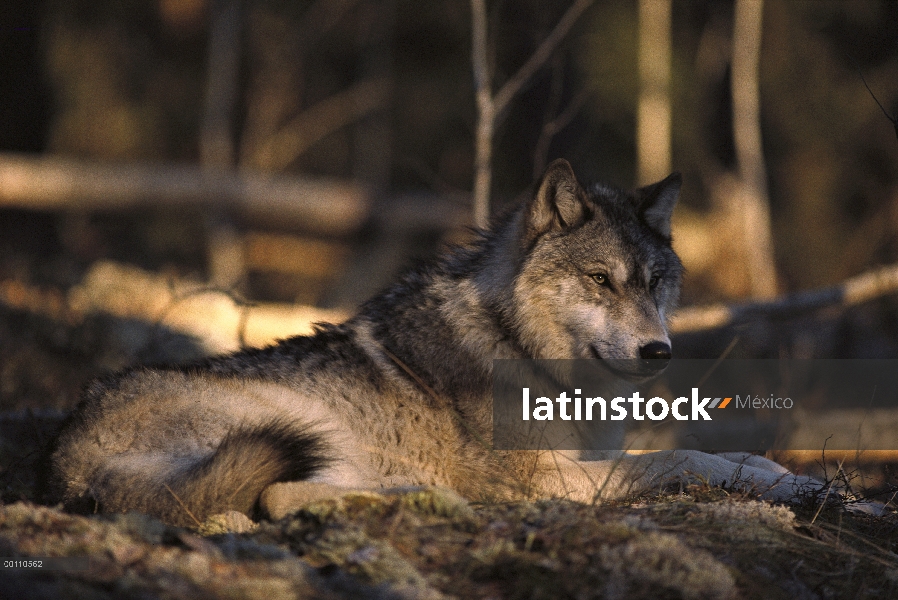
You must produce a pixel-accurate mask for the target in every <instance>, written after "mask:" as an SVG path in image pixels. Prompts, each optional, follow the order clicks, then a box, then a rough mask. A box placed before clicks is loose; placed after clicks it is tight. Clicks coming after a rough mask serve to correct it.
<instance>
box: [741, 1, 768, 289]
mask: <svg viewBox="0 0 898 600" xmlns="http://www.w3.org/2000/svg"><path fill="white" fill-rule="evenodd" d="M763 9H764V3H763V0H736V5H735V17H734V22H733V63H732V65H733V68H732V77H731V84H732V98H733V141H734V144H735V148H736V161H737V163H738V168H739V186H738V190H739V191H738V194H737V196H738V197H736V198H734V199H733V201H734V203H736V206H735V207H734V208H736V211H735V212H736V214H738V215H741V217H742V230H743V236H742V237H743V239H742V240H741V243H742V244H743V249H744V252H745V254H744V256H745V260H746V263H747V264H746V267H747V269H746V270H747V272H748V277H749V288H750V292H751V295H752V296H754V297H758V298H769V297H772V296H774V295H775V294H776V265H775V263H774V260H773V236H772V234H771V227H770V207H769V200H768V196H767V169H766V167H765V165H764V151H763V148H762V145H761V106H760V104H761V103H760V93H759V85H758V63H759V62H760V56H761V27H762V13H763Z"/></svg>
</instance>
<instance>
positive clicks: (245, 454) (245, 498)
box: [50, 371, 327, 526]
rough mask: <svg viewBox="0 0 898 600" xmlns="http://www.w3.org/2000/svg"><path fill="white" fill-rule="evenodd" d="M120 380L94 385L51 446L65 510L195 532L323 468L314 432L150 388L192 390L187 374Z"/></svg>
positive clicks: (54, 489)
mask: <svg viewBox="0 0 898 600" xmlns="http://www.w3.org/2000/svg"><path fill="white" fill-rule="evenodd" d="M121 379H123V380H124V382H123V381H121V380H106V381H105V382H100V383H98V384H95V387H94V389H93V390H89V391H88V394H87V397H86V400H85V403H84V405H82V406H81V407H80V408H79V410H78V411H77V412H76V414H75V417H74V418H73V419H72V421H71V422H69V423H68V424H67V425H66V427H65V428H64V430H63V432H62V434H61V435H60V436H59V438H58V440H57V442H56V448H55V451H54V453H53V456H52V460H51V475H50V490H51V494H52V495H53V496H54V497H55V499H56V500H61V501H62V502H63V503H64V504H65V505H66V508H67V509H69V510H74V511H77V512H95V511H97V510H98V509H100V510H102V511H103V512H126V511H130V510H137V511H140V512H143V513H147V514H151V515H153V516H156V517H158V518H160V519H161V520H163V521H165V522H168V523H171V524H175V525H183V526H196V525H197V524H198V522H200V523H201V522H202V521H204V520H205V518H206V517H208V516H210V515H213V514H216V513H220V512H225V511H228V510H237V511H240V512H242V513H244V514H251V512H252V510H253V507H254V505H255V504H256V501H257V500H258V498H259V495H260V494H261V492H262V490H264V489H265V488H266V487H267V486H269V485H271V484H272V483H277V482H280V481H299V480H304V479H308V478H309V477H311V476H312V475H314V474H315V473H316V472H317V471H319V470H320V469H321V468H322V467H324V466H326V464H327V458H326V450H327V448H326V443H325V442H324V441H323V439H322V436H321V434H319V433H315V432H313V431H311V430H310V429H309V428H308V427H307V426H303V425H302V424H301V423H298V422H296V421H294V420H290V419H286V418H283V417H277V416H275V415H268V416H266V415H265V413H266V411H264V410H260V411H259V412H260V413H262V414H261V415H260V416H259V417H258V418H255V419H252V418H245V417H246V415H244V414H241V412H242V411H241V405H239V404H237V405H233V406H230V405H229V404H228V402H227V400H228V399H229V397H218V396H219V395H221V389H219V388H215V387H214V386H213V387H211V388H209V387H208V386H207V389H206V391H205V394H206V396H207V397H206V398H203V394H202V391H201V393H200V394H199V395H197V393H196V390H192V391H193V392H194V393H193V394H192V396H191V394H185V393H184V391H185V390H180V393H179V394H178V395H177V397H172V396H171V395H167V394H165V386H160V385H159V382H160V381H162V380H165V381H167V382H169V383H171V381H172V379H176V380H177V379H180V380H181V381H180V383H181V385H182V386H184V384H185V382H187V381H191V382H192V383H195V380H194V379H193V378H191V377H190V376H189V375H187V374H183V373H182V374H175V373H171V372H168V373H160V374H159V376H157V374H156V373H152V372H146V371H145V372H143V373H132V374H130V379H131V381H129V376H125V377H123V378H121ZM144 380H147V381H144ZM136 384H140V385H139V386H138V385H136ZM135 387H137V388H138V389H147V388H150V389H155V390H156V392H157V393H156V394H155V395H154V394H146V395H144V396H142V395H140V394H139V393H137V392H135V390H134V389H133V388H135ZM160 387H161V390H160ZM195 387H198V388H199V387H202V386H200V385H199V384H195ZM160 391H161V393H159V392H160ZM171 391H172V390H171V388H169V392H171ZM208 396H212V397H211V398H209V397H208ZM195 399H202V400H205V401H204V402H195ZM191 404H193V406H192V407H191ZM210 404H211V405H212V406H211V407H210V406H209V405H210ZM150 415H152V416H151V417H150Z"/></svg>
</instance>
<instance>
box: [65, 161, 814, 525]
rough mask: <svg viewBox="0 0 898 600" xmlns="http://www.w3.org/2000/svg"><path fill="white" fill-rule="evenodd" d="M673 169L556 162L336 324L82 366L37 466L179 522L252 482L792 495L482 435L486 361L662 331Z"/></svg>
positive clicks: (709, 463)
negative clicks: (176, 359)
mask: <svg viewBox="0 0 898 600" xmlns="http://www.w3.org/2000/svg"><path fill="white" fill-rule="evenodd" d="M679 187H680V179H679V176H678V175H672V176H671V177H669V178H667V179H665V180H664V181H662V182H659V183H658V184H655V185H653V186H649V187H647V188H643V189H642V190H637V191H636V192H632V193H625V192H622V191H620V190H618V189H616V188H612V187H609V186H597V187H594V188H592V189H590V190H589V191H588V192H587V191H586V190H584V188H583V187H581V186H580V184H579V183H578V182H577V179H576V177H575V176H574V173H573V170H572V169H571V167H570V165H569V164H568V163H567V162H565V161H556V162H554V163H552V164H551V165H550V166H549V167H548V169H547V171H546V174H545V175H544V176H543V179H542V181H541V182H540V184H539V185H538V186H537V191H536V193H535V194H534V196H533V198H532V199H531V200H530V201H529V202H527V203H526V204H525V205H523V206H522V207H520V208H519V209H518V210H517V211H515V212H512V213H510V214H508V215H506V216H505V217H503V218H501V219H499V220H497V221H496V222H495V223H494V225H493V226H492V228H491V229H490V230H489V231H486V232H482V234H481V235H480V237H479V239H478V240H477V241H475V242H474V243H472V244H470V245H468V246H464V247H460V248H456V249H454V250H452V251H450V252H448V253H447V254H446V255H445V256H444V257H443V258H441V259H440V260H438V261H436V262H433V263H429V264H426V265H424V266H422V267H420V268H418V269H416V270H413V271H411V272H410V273H408V274H406V275H405V276H404V277H403V278H402V279H401V280H400V281H399V282H398V283H396V284H395V285H393V286H392V287H390V288H388V289H387V290H386V291H384V292H383V293H381V294H380V295H378V296H376V297H374V298H373V299H371V300H370V301H368V302H367V303H366V304H364V305H363V306H362V308H361V310H360V312H359V314H358V315H357V316H355V317H354V318H353V319H351V320H349V321H348V322H346V323H344V324H342V325H321V326H319V328H318V330H317V332H316V333H315V334H314V335H312V336H307V337H295V338H291V339H288V340H285V341H283V342H281V343H280V344H278V345H276V346H272V347H269V348H264V349H258V350H249V351H245V352H240V353H237V354H233V355H229V356H224V357H218V358H212V359H209V360H207V361H204V362H202V363H200V364H197V365H193V366H191V367H170V368H138V369H134V370H131V371H128V372H126V373H124V374H120V375H118V376H116V377H110V378H106V379H104V380H100V381H98V382H96V383H94V385H93V387H92V388H91V389H90V390H89V391H88V393H87V394H86V396H85V399H84V400H83V402H82V404H81V405H80V406H79V408H78V409H77V411H76V413H75V414H74V416H73V418H72V420H71V422H70V423H69V425H68V427H67V428H65V429H64V431H63V433H62V434H61V435H60V437H59V439H58V441H57V445H56V450H55V453H54V455H53V464H52V469H53V476H52V484H53V485H54V486H55V488H56V490H57V493H58V495H59V497H60V499H61V500H63V501H64V502H65V503H66V504H67V505H68V506H69V507H70V508H73V509H81V510H94V509H97V508H99V509H101V510H104V511H126V510H130V509H136V510H141V511H143V512H147V513H150V514H154V515H156V516H158V517H160V518H162V519H164V520H166V521H168V522H171V523H177V524H182V525H195V524H196V523H195V521H194V519H196V520H199V521H202V520H203V519H205V518H206V517H207V516H209V515H211V514H214V513H217V512H224V511H226V510H232V509H233V510H239V511H242V512H244V513H247V514H250V513H251V512H252V511H253V510H254V508H255V507H256V503H257V501H258V500H259V498H260V497H261V498H262V501H261V508H262V509H263V511H266V512H267V513H268V514H273V515H281V514H286V513H287V512H289V509H290V508H292V507H296V506H300V505H301V504H302V503H303V502H305V501H307V500H308V499H309V498H312V497H317V495H320V494H321V493H322V490H338V489H347V488H355V489H360V488H366V489H371V488H388V487H396V486H409V485H440V486H447V487H450V488H453V489H455V490H457V491H458V492H459V493H461V494H462V495H464V496H466V497H468V498H479V499H499V498H511V497H521V496H542V497H546V496H566V497H569V498H572V499H575V500H580V501H592V500H594V499H596V498H597V497H599V496H602V497H611V496H621V495H625V494H627V493H630V492H632V491H642V490H646V489H651V488H652V487H655V486H658V485H661V484H662V483H664V482H665V481H668V480H670V479H675V480H679V479H683V478H684V477H687V475H685V473H692V474H694V475H700V476H707V477H708V478H710V480H711V481H712V482H713V483H733V482H735V481H736V480H737V478H738V477H739V476H741V477H743V478H747V479H749V480H750V481H751V482H752V483H753V484H754V485H758V486H760V487H761V488H762V490H768V492H769V493H772V494H773V495H774V496H776V495H777V494H779V495H780V496H783V495H789V494H793V493H794V490H793V489H792V487H789V488H788V490H787V491H785V492H775V490H776V489H779V490H784V489H785V488H783V487H782V486H780V487H778V484H780V483H782V479H783V477H787V478H789V481H788V482H787V483H789V484H792V486H794V485H798V484H802V483H807V481H806V480H803V479H802V480H800V479H798V478H795V476H792V475H791V474H787V475H783V474H782V473H781V472H776V471H773V470H770V469H764V468H761V467H756V466H751V465H744V466H740V465H739V464H737V463H736V462H733V461H730V460H727V459H726V458H723V457H716V456H711V455H706V454H701V453H697V452H688V451H683V452H666V453H657V454H654V455H644V456H636V457H631V456H624V455H619V456H616V457H615V458H614V459H613V460H610V459H608V458H609V457H608V456H600V455H598V454H596V453H593V454H592V455H589V454H588V453H584V455H583V456H581V457H579V459H578V458H577V457H572V456H569V455H567V454H565V453H557V452H554V453H553V452H542V453H540V452H525V451H524V452H495V451H492V450H490V449H489V443H490V436H491V418H492V416H491V415H492V406H491V374H492V360H493V359H496V358H597V359H603V360H614V359H630V358H639V357H640V352H641V349H643V348H644V347H645V346H646V345H648V344H651V343H655V344H656V345H658V344H660V345H661V346H662V347H664V346H663V345H664V344H667V345H669V343H670V340H669V337H668V334H667V328H666V318H667V316H668V315H669V314H670V312H671V311H672V310H673V309H674V307H675V305H676V301H677V295H678V292H679V287H680V275H681V271H682V267H681V265H680V261H679V259H678V258H677V256H676V254H675V253H674V252H673V250H672V248H671V242H670V215H671V212H672V210H673V205H674V203H675V201H676V196H677V194H678V192H679ZM584 458H589V459H597V458H605V459H606V460H582V459H584ZM263 492H264V493H263Z"/></svg>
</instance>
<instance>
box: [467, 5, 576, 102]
mask: <svg viewBox="0 0 898 600" xmlns="http://www.w3.org/2000/svg"><path fill="white" fill-rule="evenodd" d="M476 1H479V0H476ZM593 2H594V0H577V1H576V2H574V3H573V4H572V5H571V7H570V8H569V9H567V12H565V13H564V15H563V16H562V17H561V19H560V20H559V21H558V23H557V24H556V25H555V28H554V29H552V31H551V33H549V35H548V36H547V37H546V39H545V40H543V43H542V44H540V45H539V48H537V49H536V52H534V53H533V55H531V56H530V58H529V59H527V62H525V63H524V64H523V66H521V68H520V69H518V72H517V73H515V74H514V75H513V76H512V78H511V79H509V80H508V81H506V82H505V85H503V86H502V88H501V89H500V90H499V92H498V93H497V94H496V96H495V98H494V103H495V108H496V112H497V113H499V112H502V111H503V110H504V109H505V108H506V106H508V103H509V102H511V99H512V98H514V97H515V95H517V93H518V92H520V91H521V88H522V87H524V85H525V84H526V83H527V82H528V81H529V80H530V78H531V77H533V74H534V73H536V72H537V71H538V70H539V68H540V67H542V66H543V65H544V64H545V63H546V61H547V60H549V57H550V56H552V53H553V52H554V51H555V48H557V47H558V44H560V43H561V40H563V39H564V37H565V36H566V35H567V34H568V32H569V31H570V30H571V27H573V26H574V23H576V22H577V19H579V18H580V15H582V14H583V12H584V11H585V10H586V9H587V8H589V7H590V6H591V5H592V3H593Z"/></svg>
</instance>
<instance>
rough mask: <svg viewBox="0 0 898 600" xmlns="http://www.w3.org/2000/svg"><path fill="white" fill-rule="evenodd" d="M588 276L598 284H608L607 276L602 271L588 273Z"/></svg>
mask: <svg viewBox="0 0 898 600" xmlns="http://www.w3.org/2000/svg"><path fill="white" fill-rule="evenodd" d="M590 277H592V280H593V281H595V282H596V283H598V284H599V285H608V276H607V275H605V274H604V273H595V274H593V275H590Z"/></svg>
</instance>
